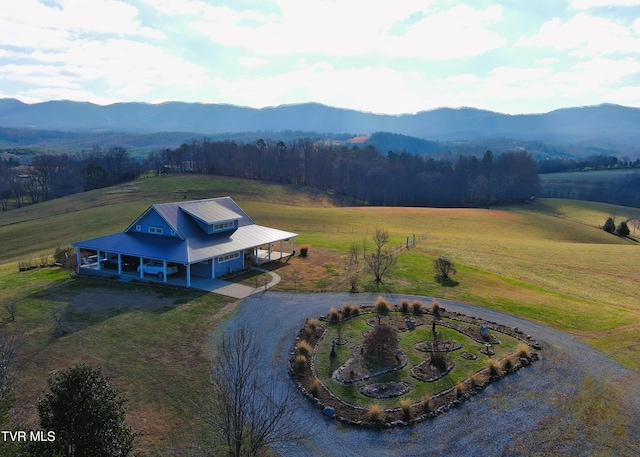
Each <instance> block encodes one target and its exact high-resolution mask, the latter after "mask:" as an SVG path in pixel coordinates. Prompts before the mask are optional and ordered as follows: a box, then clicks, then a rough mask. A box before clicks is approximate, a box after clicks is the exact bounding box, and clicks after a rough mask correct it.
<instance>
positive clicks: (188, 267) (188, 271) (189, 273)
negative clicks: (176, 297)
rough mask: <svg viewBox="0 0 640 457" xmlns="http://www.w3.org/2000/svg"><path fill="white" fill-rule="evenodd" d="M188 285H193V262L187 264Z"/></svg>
mask: <svg viewBox="0 0 640 457" xmlns="http://www.w3.org/2000/svg"><path fill="white" fill-rule="evenodd" d="M187 287H191V264H190V263H188V264H187Z"/></svg>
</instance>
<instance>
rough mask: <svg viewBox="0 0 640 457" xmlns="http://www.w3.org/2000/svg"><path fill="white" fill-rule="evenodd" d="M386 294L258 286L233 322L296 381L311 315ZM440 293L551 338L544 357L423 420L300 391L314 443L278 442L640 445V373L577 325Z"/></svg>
mask: <svg viewBox="0 0 640 457" xmlns="http://www.w3.org/2000/svg"><path fill="white" fill-rule="evenodd" d="M376 296H377V295H371V294H356V295H353V294H288V293H280V292H266V293H262V294H256V295H253V296H251V297H249V298H246V299H244V300H243V301H242V302H241V303H240V306H239V308H238V312H237V313H236V314H235V315H234V316H233V317H232V318H230V319H229V320H228V321H227V323H226V326H225V328H228V327H233V326H235V325H238V324H239V323H245V324H247V325H248V326H249V327H250V328H252V329H254V331H255V333H256V337H257V339H258V341H261V342H263V343H264V347H265V349H266V350H265V351H264V360H262V361H261V362H260V363H261V365H262V366H263V367H264V370H263V372H262V376H264V381H265V382H272V383H291V380H290V379H289V377H288V374H287V360H288V357H289V352H290V351H291V349H292V347H293V341H294V335H295V333H296V331H297V330H298V329H299V328H300V327H301V326H302V325H303V323H304V321H305V319H306V318H307V317H314V316H317V315H320V314H326V313H327V311H328V310H329V308H330V307H332V306H335V307H337V308H340V307H341V306H342V305H343V304H344V303H355V304H372V303H373V302H374V300H375V298H376ZM387 297H388V298H389V299H390V300H392V301H393V302H397V301H399V300H400V299H402V298H409V299H410V300H411V299H413V298H419V299H421V300H422V301H423V302H424V303H425V304H429V302H430V299H428V298H424V297H413V296H407V295H401V296H393V295H387ZM439 301H440V303H441V304H442V305H443V306H444V307H445V308H446V309H447V310H448V311H458V312H461V313H463V314H467V315H470V316H476V317H480V318H483V319H486V320H489V321H495V322H498V323H501V324H505V325H508V326H511V327H518V328H520V329H521V330H522V331H523V332H525V334H530V335H532V336H533V337H534V338H535V339H536V340H538V341H539V342H540V343H541V344H542V346H543V350H542V351H541V352H540V355H541V360H540V361H539V362H536V363H535V364H534V365H533V366H532V367H529V368H526V369H523V370H520V371H518V372H517V373H515V374H512V375H510V376H508V377H506V378H505V379H503V380H501V381H499V382H497V383H494V384H492V385H490V386H489V387H488V388H487V389H485V390H484V391H483V392H482V393H481V394H479V395H477V396H476V397H473V398H472V399H471V400H469V401H467V402H465V403H463V404H462V405H461V406H460V407H458V408H455V409H452V410H451V411H449V412H447V413H445V414H442V415H440V416H438V417H437V418H435V419H434V420H429V421H425V422H423V423H421V424H418V425H415V426H413V427H400V428H395V429H390V430H367V429H359V428H355V427H351V426H344V425H342V424H340V423H338V422H337V421H335V420H332V419H329V418H326V417H324V416H323V415H322V414H321V412H320V411H319V410H318V409H316V408H315V407H314V406H313V405H312V404H311V402H309V401H308V400H307V399H306V398H304V397H303V396H302V395H293V396H292V397H290V398H289V399H288V401H289V402H290V405H291V408H292V410H293V411H295V414H296V420H297V423H298V424H299V426H300V427H301V428H302V429H304V430H307V431H309V432H310V433H309V435H310V436H309V438H308V439H307V440H306V441H305V442H304V443H297V444H295V445H288V447H285V448H281V449H277V452H278V453H279V455H282V456H296V457H297V456H310V457H311V456H343V457H344V456H362V455H367V456H395V455H397V456H446V455H451V456H522V455H525V456H527V455H537V456H542V455H566V456H575V455H580V456H588V455H616V456H626V455H628V456H637V455H640V424H639V422H640V421H639V420H638V419H639V418H640V377H639V376H638V375H636V374H634V373H632V372H629V371H628V370H625V369H624V368H622V367H621V366H620V365H618V364H617V363H615V362H612V361H611V360H609V359H608V358H606V357H605V356H604V355H603V354H601V353H600V352H598V351H597V350H595V349H593V348H590V347H588V346H586V345H584V344H582V343H580V342H579V341H578V340H576V339H575V338H573V337H571V336H569V335H567V334H564V333H561V332H558V331H556V330H553V329H550V328H547V327H544V326H541V325H538V324H535V323H533V322H530V321H527V320H525V319H520V318H516V317H513V316H510V315H506V314H502V313H499V312H496V311H491V310H487V309H484V308H479V307H475V306H472V305H468V304H462V303H454V302H450V301H447V300H441V299H439ZM282 385H284V384H282ZM590 392H591V393H592V394H593V393H598V395H597V396H595V395H589V393H590ZM602 392H607V396H606V398H605V400H606V401H601V400H602V396H600V395H599V394H600V393H602ZM591 398H593V399H594V400H593V401H590V399H591Z"/></svg>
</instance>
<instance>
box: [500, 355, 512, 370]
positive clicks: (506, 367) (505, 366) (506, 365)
mask: <svg viewBox="0 0 640 457" xmlns="http://www.w3.org/2000/svg"><path fill="white" fill-rule="evenodd" d="M502 369H503V370H504V371H505V372H506V373H509V372H510V371H511V370H512V369H513V361H512V360H511V357H507V358H505V359H504V363H503V364H502Z"/></svg>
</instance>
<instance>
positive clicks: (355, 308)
mask: <svg viewBox="0 0 640 457" xmlns="http://www.w3.org/2000/svg"><path fill="white" fill-rule="evenodd" d="M358 314H360V307H359V306H358V305H353V307H352V308H351V315H352V316H354V317H355V316H357V315H358Z"/></svg>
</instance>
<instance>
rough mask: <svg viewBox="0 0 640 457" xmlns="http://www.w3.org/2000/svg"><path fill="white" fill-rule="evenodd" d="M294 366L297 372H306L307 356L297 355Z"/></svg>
mask: <svg viewBox="0 0 640 457" xmlns="http://www.w3.org/2000/svg"><path fill="white" fill-rule="evenodd" d="M293 368H294V370H295V371H296V373H304V370H305V369H306V368H307V358H306V357H305V356H303V355H297V356H296V358H295V359H293Z"/></svg>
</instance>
